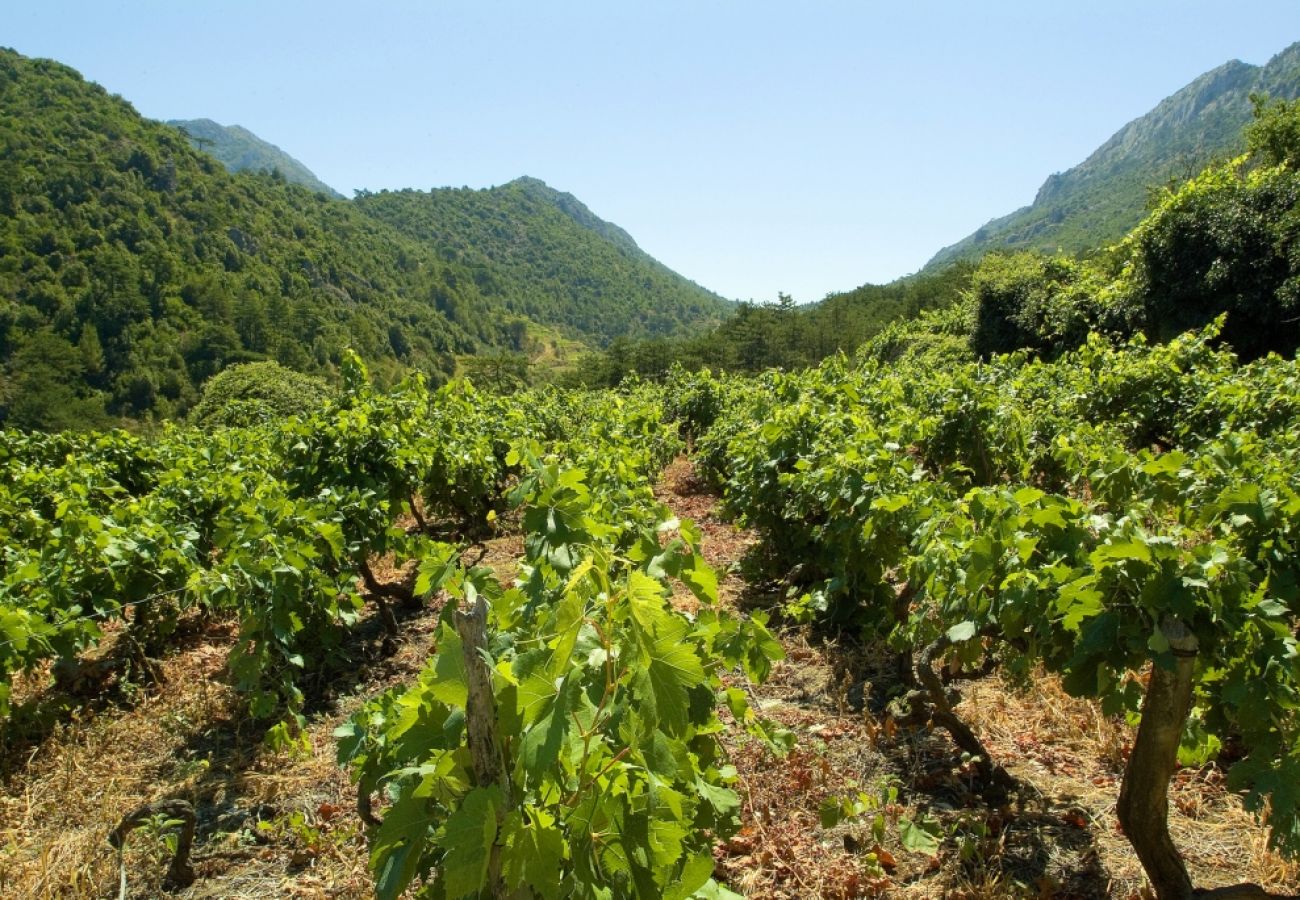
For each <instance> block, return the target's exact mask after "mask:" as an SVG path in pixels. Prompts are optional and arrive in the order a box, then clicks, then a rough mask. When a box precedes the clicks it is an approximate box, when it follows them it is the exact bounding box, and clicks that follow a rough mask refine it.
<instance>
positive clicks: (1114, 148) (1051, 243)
mask: <svg viewBox="0 0 1300 900" xmlns="http://www.w3.org/2000/svg"><path fill="white" fill-rule="evenodd" d="M1257 92H1258V93H1263V94H1268V95H1270V96H1273V97H1277V98H1286V99H1290V98H1294V97H1296V96H1300V43H1297V44H1292V45H1291V46H1290V47H1288V48H1287V49H1286V50H1283V51H1282V52H1281V53H1279V54H1277V55H1276V56H1275V57H1273V58H1272V59H1271V60H1269V62H1268V63H1267V64H1266V65H1264V66H1252V65H1248V64H1246V63H1243V62H1240V61H1238V60H1233V61H1231V62H1228V63H1225V64H1224V65H1222V66H1220V67H1218V68H1217V69H1214V70H1212V71H1210V72H1206V73H1205V74H1204V75H1201V76H1200V77H1199V78H1197V79H1196V80H1194V81H1193V82H1192V83H1191V84H1189V85H1187V86H1186V87H1184V88H1182V89H1181V90H1179V91H1178V92H1177V93H1175V94H1173V95H1172V96H1170V97H1167V98H1165V99H1164V100H1162V101H1161V102H1160V103H1159V105H1157V106H1156V108H1155V109H1153V110H1151V112H1149V113H1147V114H1146V115H1144V116H1142V117H1140V118H1138V119H1134V120H1133V121H1132V122H1129V123H1128V124H1127V125H1125V126H1124V127H1123V128H1121V129H1120V130H1119V131H1118V132H1116V133H1115V134H1114V135H1113V136H1112V137H1111V138H1110V140H1108V141H1106V142H1105V143H1104V144H1102V145H1101V146H1100V147H1099V148H1097V150H1096V151H1095V152H1093V154H1092V155H1091V156H1089V157H1088V158H1087V159H1086V160H1084V161H1083V162H1082V163H1080V164H1079V165H1077V166H1075V167H1074V168H1072V169H1069V170H1067V171H1065V172H1059V173H1057V174H1054V175H1052V176H1051V177H1049V178H1048V179H1047V181H1046V182H1044V183H1043V186H1042V187H1041V188H1039V190H1038V195H1037V196H1036V197H1035V198H1034V202H1033V203H1032V204H1031V205H1029V206H1026V207H1024V208H1022V209H1018V210H1016V211H1015V212H1013V213H1011V214H1010V215H1006V216H1003V217H1001V218H998V219H993V220H992V221H990V222H988V223H987V224H985V225H984V226H983V227H981V228H980V229H979V230H978V231H976V232H975V233H974V234H972V235H970V236H968V237H966V238H963V239H962V240H960V241H958V242H957V243H956V244H953V245H952V246H949V247H945V248H944V249H942V250H940V251H939V252H938V253H936V254H935V255H934V257H933V258H932V259H931V260H930V261H929V262H928V263H927V264H926V267H925V268H926V269H927V270H935V269H938V268H942V267H943V266H944V265H946V264H948V263H950V262H952V261H953V260H956V259H974V258H978V257H980V256H982V255H984V254H985V253H987V252H989V251H990V250H1010V249H1033V250H1041V251H1043V252H1046V253H1055V252H1057V251H1058V250H1060V251H1064V252H1066V253H1083V252H1087V251H1091V250H1094V249H1096V248H1098V247H1101V246H1104V245H1105V244H1107V243H1110V242H1111V241H1115V240H1118V239H1119V238H1120V237H1121V236H1123V235H1124V233H1125V232H1127V231H1128V230H1129V229H1130V228H1132V227H1133V226H1134V225H1136V224H1137V223H1138V221H1139V220H1140V219H1141V218H1142V216H1143V213H1144V210H1145V209H1146V203H1147V196H1148V191H1149V190H1150V189H1151V188H1152V187H1155V186H1158V185H1162V184H1166V183H1168V182H1170V181H1171V180H1174V181H1181V180H1184V179H1186V178H1189V177H1191V176H1192V175H1193V174H1195V173H1196V172H1197V171H1199V170H1200V169H1201V168H1202V167H1204V166H1205V164H1206V163H1208V162H1209V161H1210V160H1211V159H1214V158H1216V157H1222V156H1225V155H1230V154H1233V153H1236V152H1240V150H1241V149H1242V144H1241V140H1240V134H1241V129H1242V127H1243V126H1244V125H1245V124H1246V123H1247V122H1249V121H1250V116H1251V102H1250V95H1251V94H1252V93H1257Z"/></svg>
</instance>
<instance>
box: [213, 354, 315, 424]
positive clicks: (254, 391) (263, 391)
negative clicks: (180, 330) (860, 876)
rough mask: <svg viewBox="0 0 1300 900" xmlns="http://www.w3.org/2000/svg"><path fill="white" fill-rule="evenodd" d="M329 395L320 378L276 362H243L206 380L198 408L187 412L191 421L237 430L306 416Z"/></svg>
mask: <svg viewBox="0 0 1300 900" xmlns="http://www.w3.org/2000/svg"><path fill="white" fill-rule="evenodd" d="M329 393H330V390H329V386H328V385H326V384H325V382H323V381H321V380H320V379H319V378H312V377H311V376H310V375H303V374H301V373H299V372H295V371H293V370H292V369H286V368H284V367H283V366H281V365H280V364H279V363H275V362H270V361H267V362H260V363H242V364H240V365H237V366H231V367H230V368H228V369H223V370H222V371H221V372H219V373H217V374H216V375H214V376H213V377H212V378H210V379H208V381H207V382H206V383H205V384H204V385H203V395H202V397H201V398H200V399H199V403H198V405H197V406H195V407H194V409H193V410H191V411H190V421H191V422H193V423H194V424H196V425H209V426H210V425H225V426H235V427H240V426H247V425H261V424H264V423H267V422H274V421H277V420H279V419H285V418H288V417H290V416H307V415H310V414H311V413H313V412H315V411H316V410H317V409H319V408H320V407H321V406H322V405H323V404H324V403H325V400H326V398H327V397H328V396H329Z"/></svg>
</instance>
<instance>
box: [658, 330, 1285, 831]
mask: <svg viewBox="0 0 1300 900" xmlns="http://www.w3.org/2000/svg"><path fill="white" fill-rule="evenodd" d="M1216 330H1217V329H1216V328H1211V329H1208V330H1207V331H1206V332H1205V333H1203V334H1200V335H1197V334H1189V335H1187V336H1183V337H1180V338H1178V339H1176V340H1174V341H1172V342H1170V343H1168V344H1165V345H1161V346H1155V347H1153V346H1149V345H1147V344H1146V343H1145V342H1144V341H1143V340H1142V339H1141V338H1140V337H1139V338H1137V339H1135V340H1134V342H1132V343H1131V344H1129V345H1127V346H1122V347H1115V346H1113V345H1111V344H1109V343H1108V342H1106V341H1105V340H1103V339H1101V338H1097V337H1094V338H1092V339H1090V340H1089V341H1088V342H1087V343H1085V344H1084V345H1083V346H1082V347H1081V348H1080V349H1078V350H1076V351H1073V352H1069V353H1066V354H1064V355H1063V356H1061V357H1060V358H1059V359H1057V360H1055V361H1052V362H1044V361H1037V362H1030V361H1027V358H1026V357H1025V356H1024V355H1023V354H1019V355H1013V356H1002V357H997V358H995V359H993V360H992V361H991V362H988V363H976V362H967V363H957V362H954V361H953V360H948V359H942V360H935V359H931V358H926V357H924V356H922V357H920V358H916V359H912V360H904V361H903V362H896V363H894V364H893V365H892V366H891V367H889V368H885V367H883V366H882V365H880V364H879V363H877V362H874V361H871V360H868V361H867V362H866V363H865V364H863V365H862V366H860V367H850V366H847V365H845V363H844V362H843V361H835V362H828V363H827V364H824V365H823V366H822V367H821V368H819V369H817V370H811V371H807V372H803V373H795V374H779V373H776V374H769V375H767V376H764V377H762V378H759V379H737V380H722V381H718V380H715V379H709V378H707V377H705V376H685V375H683V376H679V379H680V380H679V382H677V383H673V384H671V385H670V386H669V392H670V394H671V395H677V396H681V397H683V398H687V402H686V403H685V404H684V408H685V409H688V410H691V409H702V410H705V411H706V412H707V415H706V416H705V418H704V419H703V420H701V421H699V422H696V423H693V424H692V430H694V431H697V432H699V433H700V436H699V437H698V439H697V448H698V453H699V461H700V464H701V466H702V467H703V469H704V470H705V471H706V472H707V473H708V474H710V476H711V477H712V478H713V479H715V481H716V482H717V483H718V484H720V485H721V486H722V488H723V490H724V495H725V498H726V500H727V503H728V504H729V506H730V508H731V509H732V511H733V512H734V514H735V515H737V516H738V517H739V518H740V520H741V521H742V522H744V523H746V524H748V525H751V526H752V527H754V528H756V529H757V530H758V531H759V533H760V535H762V537H763V548H764V551H765V553H766V558H767V561H768V564H769V565H770V566H771V568H772V569H773V571H774V572H775V573H784V574H785V577H786V578H787V579H788V580H789V581H790V583H791V584H792V585H793V586H794V587H793V588H792V592H791V594H790V595H789V597H790V603H789V606H788V608H787V612H788V613H789V614H791V615H794V616H798V617H803V616H809V617H813V616H823V617H827V618H829V619H831V620H834V621H837V622H840V623H843V624H846V625H851V626H853V627H856V628H857V629H858V630H859V631H860V633H861V634H862V635H863V636H864V637H865V638H867V639H870V640H875V641H879V642H881V643H882V644H885V645H888V646H889V647H891V648H893V650H894V651H896V652H898V653H900V654H902V655H903V658H904V659H905V660H906V663H907V665H908V668H909V669H910V668H911V667H912V665H913V664H915V665H916V667H917V673H918V677H921V676H923V674H924V672H925V668H924V667H925V665H926V663H925V661H926V660H929V659H931V658H934V659H935V664H936V665H937V664H938V661H940V660H942V661H944V662H945V663H946V664H947V665H948V668H949V670H950V671H958V670H960V669H961V668H962V667H967V668H975V669H978V668H979V666H980V663H981V662H982V661H984V660H987V659H992V660H996V661H998V662H1000V663H1001V664H1002V665H1003V666H1004V667H1005V668H1006V669H1007V670H1008V671H1009V672H1010V673H1012V674H1013V675H1020V676H1026V675H1028V674H1030V673H1031V672H1032V671H1033V668H1034V667H1035V666H1042V667H1045V668H1046V669H1048V670H1050V671H1055V672H1059V673H1060V674H1061V675H1062V676H1063V678H1064V682H1065V685H1066V687H1067V689H1068V690H1070V691H1071V692H1072V693H1074V694H1077V695H1080V696H1087V697H1094V698H1098V699H1099V700H1101V702H1102V706H1103V708H1104V709H1105V710H1107V711H1109V712H1112V713H1124V714H1125V715H1128V716H1129V717H1131V718H1133V719H1136V718H1138V716H1139V701H1141V700H1142V698H1143V690H1142V687H1143V685H1142V682H1141V681H1139V680H1138V679H1137V678H1136V677H1135V676H1134V675H1133V674H1132V673H1134V672H1136V671H1139V670H1141V668H1142V667H1143V666H1144V665H1145V664H1147V663H1152V664H1154V665H1156V666H1171V665H1172V664H1173V659H1174V657H1173V656H1172V654H1171V651H1170V645H1169V643H1168V640H1167V634H1168V633H1169V630H1170V627H1171V622H1173V623H1176V624H1177V625H1178V627H1179V628H1186V629H1187V630H1188V631H1189V632H1190V633H1191V635H1192V636H1193V638H1194V644H1195V646H1196V650H1195V652H1196V665H1195V669H1194V679H1193V685H1194V693H1193V697H1194V711H1193V712H1192V714H1191V716H1190V717H1188V718H1187V721H1186V732H1185V735H1184V742H1183V749H1182V753H1183V754H1184V757H1185V758H1186V759H1200V760H1204V759H1206V758H1212V757H1214V756H1215V755H1216V754H1217V750H1218V748H1219V747H1221V746H1227V745H1230V744H1231V745H1232V746H1234V747H1236V748H1237V751H1236V752H1237V753H1238V754H1239V755H1240V754H1244V758H1241V759H1240V761H1238V762H1235V763H1233V762H1232V759H1233V758H1228V759H1225V760H1222V761H1221V762H1222V763H1223V764H1225V765H1230V766H1231V768H1230V773H1229V780H1230V783H1231V784H1232V785H1233V786H1234V787H1236V788H1238V789H1240V790H1242V791H1243V792H1245V794H1246V796H1247V798H1248V803H1249V804H1250V805H1251V806H1252V808H1254V809H1256V810H1259V811H1261V812H1262V811H1265V810H1267V815H1266V820H1267V822H1268V824H1269V826H1270V828H1271V830H1272V835H1273V840H1274V842H1275V843H1276V844H1277V845H1278V846H1280V847H1283V848H1285V849H1287V850H1289V851H1291V852H1295V851H1298V850H1300V802H1297V798H1296V795H1295V793H1294V787H1293V786H1294V784H1295V775H1296V772H1297V766H1300V716H1297V714H1296V705H1295V702H1294V698H1295V697H1296V696H1297V694H1298V693H1300V653H1298V652H1297V646H1296V642H1295V634H1296V629H1297V627H1298V626H1300V588H1298V585H1300V566H1298V564H1297V557H1296V552H1295V551H1296V547H1297V543H1296V542H1297V540H1300V479H1298V477H1297V472H1300V468H1298V467H1297V463H1298V462H1300V444H1298V443H1297V435H1300V407H1298V406H1297V400H1296V398H1297V397H1298V396H1300V393H1297V388H1298V387H1300V366H1298V364H1297V363H1296V362H1295V361H1294V360H1287V361H1284V360H1281V359H1279V358H1278V357H1276V356H1272V357H1269V358H1267V359H1265V360H1260V361H1258V362H1255V363H1252V364H1250V365H1240V364H1239V363H1238V362H1237V360H1236V359H1235V357H1234V356H1232V355H1231V354H1229V353H1227V352H1224V351H1219V350H1214V349H1213V342H1214V339H1215V337H1216ZM702 396H707V397H709V398H711V399H710V402H708V403H703V404H702V403H700V402H698V399H696V400H694V401H692V400H691V399H690V398H700V397H702ZM710 422H711V424H709V423H710ZM922 650H925V651H926V652H925V653H922V652H921V651H922ZM936 683H937V682H936ZM909 696H910V695H909ZM909 702H911V701H909ZM933 702H934V703H935V710H934V712H933V714H934V715H935V721H936V722H937V721H939V718H938V714H939V712H943V713H944V714H945V715H946V716H951V715H952V710H951V707H950V706H948V707H947V708H946V709H942V707H943V706H945V704H946V703H947V701H945V700H944V699H943V698H942V694H941V692H940V696H939V698H938V700H936V701H933ZM1182 714H1183V713H1179V715H1182Z"/></svg>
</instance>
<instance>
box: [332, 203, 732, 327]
mask: <svg viewBox="0 0 1300 900" xmlns="http://www.w3.org/2000/svg"><path fill="white" fill-rule="evenodd" d="M355 203H356V204H357V206H358V207H359V208H360V209H361V210H362V211H364V212H365V213H367V214H368V215H370V216H373V217H374V218H375V219H376V220H378V221H381V222H384V223H385V224H388V225H391V226H393V227H394V228H397V229H399V230H400V231H401V232H402V233H403V234H405V235H406V236H407V237H410V238H413V239H415V240H418V241H420V242H421V243H423V244H425V245H427V246H429V247H432V248H434V249H435V250H436V251H437V253H438V255H439V257H440V258H441V259H443V260H445V261H447V262H455V263H457V264H460V265H463V266H467V267H469V268H470V269H471V270H472V271H473V272H474V277H475V280H476V284H477V285H478V287H479V289H480V290H482V291H484V292H485V293H487V294H491V295H494V296H501V297H504V298H506V300H505V304H506V308H507V309H508V310H510V311H511V312H513V313H515V314H518V315H521V316H525V317H527V318H529V319H532V320H534V321H538V322H544V323H546V324H551V325H555V326H558V327H560V328H561V329H563V330H565V331H567V332H569V333H570V334H583V333H585V334H588V335H592V336H594V337H597V338H599V339H600V340H601V341H602V342H607V341H609V340H612V339H614V338H619V337H627V338H650V337H656V336H665V335H679V334H683V333H686V332H688V331H691V330H698V329H699V326H700V325H701V324H703V323H706V322H710V323H712V322H717V321H719V320H720V319H722V318H723V317H724V316H725V315H726V314H727V312H728V311H729V310H730V308H731V304H730V303H728V302H727V301H726V300H723V299H722V298H721V297H719V296H718V295H716V294H714V293H712V292H710V291H708V290H705V289H704V288H702V287H700V286H699V285H697V284H695V283H694V282H692V281H688V280H687V279H685V278H683V277H682V276H680V275H678V274H677V273H676V272H674V271H672V270H671V269H669V268H668V267H667V266H665V265H663V264H662V263H660V262H658V261H657V260H655V259H654V258H653V257H651V256H650V255H649V254H647V253H646V252H645V251H643V250H642V249H641V248H640V247H638V246H637V244H636V241H634V240H633V239H632V237H631V235H629V234H628V233H627V232H626V231H624V230H623V229H622V228H619V227H618V226H617V225H613V224H611V223H609V222H606V221H604V220H602V219H600V218H599V217H598V216H596V215H595V214H594V213H592V212H591V210H589V209H588V208H587V207H586V206H584V205H583V204H582V203H581V202H580V201H579V200H578V199H577V198H576V197H574V196H573V195H572V194H566V193H563V192H561V191H557V190H555V189H553V188H551V187H549V186H547V185H546V184H545V183H544V182H542V181H539V180H538V179H536V178H518V179H516V180H514V181H511V182H510V183H508V184H504V185H501V186H499V187H493V188H485V189H482V190H474V189H471V188H439V189H434V190H432V191H414V190H405V191H381V192H379V193H367V192H359V193H358V196H357V199H356V200H355Z"/></svg>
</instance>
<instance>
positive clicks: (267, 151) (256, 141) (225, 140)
mask: <svg viewBox="0 0 1300 900" xmlns="http://www.w3.org/2000/svg"><path fill="white" fill-rule="evenodd" d="M167 124H168V125H170V126H172V127H173V128H178V129H180V130H181V131H182V132H184V133H185V136H186V137H188V138H189V139H190V143H191V144H193V145H194V147H195V149H197V150H202V151H204V152H205V153H210V154H212V155H213V156H215V157H216V158H217V159H218V160H219V161H220V162H221V164H222V165H223V166H225V167H226V168H227V169H229V170H230V171H231V172H243V171H245V170H252V171H254V172H279V173H280V174H281V175H283V176H284V180H285V181H288V182H291V183H292V184H301V185H302V186H303V187H305V188H309V189H311V190H313V191H320V192H321V193H322V194H328V195H329V196H331V197H339V198H341V197H342V196H343V195H342V194H340V193H339V192H338V191H336V190H334V188H332V187H330V186H329V185H328V184H326V183H325V182H323V181H321V180H320V179H319V178H317V177H316V174H315V173H314V172H312V170H311V169H309V168H307V167H306V166H305V165H303V164H302V163H300V162H299V161H298V160H296V159H294V158H293V157H292V156H290V155H289V154H288V153H285V152H284V151H283V150H281V149H280V148H279V147H277V146H275V144H272V143H268V142H267V141H264V140H262V139H261V138H260V137H258V136H257V135H255V134H253V132H251V131H249V130H248V129H247V128H244V127H242V126H240V125H219V124H217V123H216V122H214V121H212V120H211V119H169V120H168V122H167Z"/></svg>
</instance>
